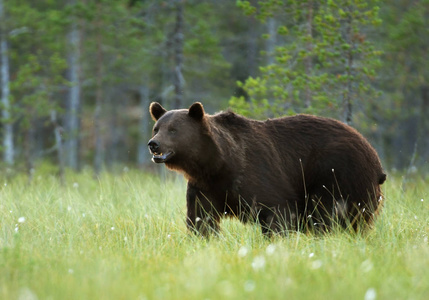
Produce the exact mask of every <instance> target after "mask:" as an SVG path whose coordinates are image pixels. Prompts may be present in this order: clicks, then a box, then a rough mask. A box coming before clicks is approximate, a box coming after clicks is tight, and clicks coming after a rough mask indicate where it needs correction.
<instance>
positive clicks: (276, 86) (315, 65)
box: [230, 0, 380, 123]
mask: <svg viewBox="0 0 429 300" xmlns="http://www.w3.org/2000/svg"><path fill="white" fill-rule="evenodd" d="M368 3H369V2H368V1H361V0H353V1H348V0H347V1H346V0H344V1H336V2H335V3H334V1H328V2H326V3H316V2H314V1H312V0H305V1H293V0H288V1H271V0H266V1H260V2H259V6H253V5H251V4H250V3H249V2H248V1H238V4H239V6H240V7H242V8H243V9H244V11H245V13H246V14H248V15H256V16H257V18H259V19H260V20H261V21H262V22H265V21H266V20H267V18H275V20H276V21H277V22H278V23H279V25H278V27H277V36H278V38H277V41H278V45H277V46H276V47H275V52H274V63H271V64H269V65H267V66H265V67H261V68H260V73H261V75H260V76H259V77H255V78H253V77H251V78H249V79H247V80H246V81H245V82H244V83H240V82H239V83H238V85H239V86H240V87H242V88H243V89H244V90H246V91H247V93H248V94H249V98H250V99H247V100H246V99H245V98H244V97H233V98H232V99H231V101H230V104H231V106H233V107H234V108H235V109H237V110H238V111H240V112H242V113H244V114H247V115H253V116H255V117H263V116H264V115H266V114H267V112H269V115H272V116H276V115H281V114H284V112H285V111H289V112H290V113H292V112H318V113H322V114H327V115H331V116H332V115H336V116H337V117H339V115H338V113H336V111H337V110H338V109H339V107H341V106H343V107H344V111H345V112H346V113H345V116H346V117H345V118H344V120H345V121H346V122H348V123H350V122H351V112H352V111H351V108H352V102H353V101H357V100H358V98H359V97H362V96H363V95H364V94H367V93H369V92H371V91H372V90H371V85H370V83H369V82H368V79H371V77H372V78H373V77H374V76H375V66H376V64H377V57H378V56H379V55H380V52H378V51H376V50H375V49H374V47H373V46H372V45H371V43H370V42H369V41H367V40H366V39H365V30H366V26H373V25H377V24H378V23H379V19H378V17H377V12H378V7H377V6H376V5H374V4H373V3H371V5H369V4H368ZM270 36H271V35H269V34H265V35H264V37H265V38H266V39H268V40H269V38H270Z"/></svg>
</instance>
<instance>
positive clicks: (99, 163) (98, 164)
mask: <svg viewBox="0 0 429 300" xmlns="http://www.w3.org/2000/svg"><path fill="white" fill-rule="evenodd" d="M97 17H98V18H97V21H96V22H97V25H96V27H97V31H98V32H97V36H96V43H97V75H96V76H97V79H96V80H97V83H96V85H97V87H96V93H95V112H94V131H95V132H94V134H95V156H94V171H95V175H96V176H98V175H99V174H100V172H101V168H102V167H103V161H104V149H103V148H104V147H103V137H102V132H101V111H102V105H103V50H102V26H103V24H102V21H101V4H100V3H98V4H97Z"/></svg>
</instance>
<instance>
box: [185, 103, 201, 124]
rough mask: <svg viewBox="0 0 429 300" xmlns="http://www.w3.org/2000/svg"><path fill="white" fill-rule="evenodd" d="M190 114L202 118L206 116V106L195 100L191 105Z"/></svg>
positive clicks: (197, 118) (195, 117)
mask: <svg viewBox="0 0 429 300" xmlns="http://www.w3.org/2000/svg"><path fill="white" fill-rule="evenodd" d="M188 114H189V116H190V117H192V118H194V119H196V120H201V119H202V118H203V117H204V108H203V105H202V104H201V103H200V102H195V103H194V104H192V105H191V107H189V113H188Z"/></svg>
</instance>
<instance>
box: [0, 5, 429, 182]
mask: <svg viewBox="0 0 429 300" xmlns="http://www.w3.org/2000/svg"><path fill="white" fill-rule="evenodd" d="M428 20H429V1H428V0H391V1H381V0H380V1H377V0H368V1H365V0H327V1H316V0H260V1H254V0H251V1H242V0H237V1H231V0H216V1H215V0H205V1H197V0H165V1H162V0H157V1H155V0H98V1H94V0H67V1H56V0H38V1H33V0H21V1H10V0H0V33H1V36H0V38H1V40H0V63H1V74H0V75H1V81H0V85H1V106H0V108H1V111H2V114H1V125H0V127H1V132H0V134H1V135H0V136H1V141H2V142H1V145H0V146H1V148H0V149H1V153H2V162H1V166H2V169H4V170H5V171H6V172H14V171H25V172H28V174H31V173H32V172H33V170H34V169H35V168H37V167H38V166H39V165H40V164H41V163H48V164H50V165H52V166H54V167H55V168H57V169H58V172H59V173H60V174H63V173H64V170H65V169H73V170H81V169H82V168H84V167H88V166H89V167H91V168H93V169H94V172H95V174H98V173H100V172H101V171H102V170H112V169H114V168H117V167H120V168H123V167H127V168H128V167H131V168H134V167H140V168H142V169H147V168H151V162H150V155H149V153H148V151H147V146H146V144H147V141H148V139H149V137H150V135H151V128H152V124H153V121H152V120H151V119H150V116H149V114H148V106H149V104H150V102H152V101H158V102H160V103H162V104H163V105H164V106H165V107H166V108H168V109H173V108H184V107H188V106H189V105H191V104H192V103H193V102H195V101H200V102H202V103H203V104H204V107H205V109H206V111H207V112H209V113H215V112H217V111H220V110H225V109H229V108H230V109H232V110H234V111H235V112H237V113H240V114H243V115H246V116H248V117H252V118H258V119H264V118H267V117H276V116H283V115H291V114H296V113H311V114H317V115H323V116H329V117H333V118H336V119H340V120H342V121H344V122H346V123H348V124H351V125H352V126H353V127H355V128H356V129H358V130H359V131H360V132H362V133H363V135H364V136H366V137H367V138H368V139H369V140H370V142H371V143H372V145H373V146H374V147H375V148H376V149H377V151H378V153H379V154H380V157H381V159H382V161H383V164H384V167H385V168H386V169H387V170H389V171H394V170H397V171H401V172H407V173H422V174H427V173H429V167H428V160H429V138H428V136H429V118H428V116H429V38H428V37H429V21H428Z"/></svg>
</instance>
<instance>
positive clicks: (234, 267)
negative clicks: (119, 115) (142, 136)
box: [0, 170, 429, 300]
mask: <svg viewBox="0 0 429 300" xmlns="http://www.w3.org/2000/svg"><path fill="white" fill-rule="evenodd" d="M0 180H1V181H0V299H19V300H24V299H26V300H34V299H361V300H373V299H429V242H428V237H429V187H428V186H427V182H428V180H427V179H426V180H425V179H424V178H422V177H419V176H413V177H407V178H405V179H404V177H401V176H400V175H395V174H389V177H388V180H387V182H386V184H385V185H384V186H383V190H384V194H385V198H386V200H385V207H384V210H383V212H382V214H381V215H380V217H379V218H378V219H377V221H376V223H375V226H374V228H373V229H372V230H371V231H370V232H368V233H367V234H353V233H350V232H345V231H342V230H338V231H335V232H332V233H330V234H326V235H312V234H303V233H292V234H290V235H289V236H288V237H281V236H275V237H273V238H271V239H267V238H264V237H263V236H262V234H261V232H260V229H259V227H258V226H257V225H243V224H241V223H239V222H238V221H234V220H225V221H223V222H222V224H221V227H222V232H221V233H220V235H219V236H217V237H213V238H211V239H209V240H206V239H202V238H199V237H197V236H195V235H190V234H188V232H187V230H186V226H185V223H184V219H185V193H186V182H185V181H184V180H183V178H181V177H180V176H175V175H173V174H167V176H164V178H163V179H161V177H159V176H155V175H153V174H148V173H144V172H141V171H137V170H130V171H126V172H125V171H124V172H121V173H120V174H109V173H104V174H102V175H101V177H100V178H99V179H94V177H93V175H92V173H91V172H90V171H83V172H82V173H79V174H75V173H69V174H67V180H66V182H67V183H66V184H65V185H64V186H61V184H60V182H59V180H58V179H57V178H56V177H55V176H54V175H52V174H51V173H50V172H46V171H43V172H42V171H41V172H37V171H36V173H35V174H34V178H33V180H32V182H31V183H29V182H28V180H27V178H26V177H25V176H24V175H22V176H20V175H17V176H14V177H11V178H1V179H0Z"/></svg>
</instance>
